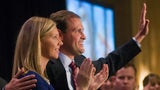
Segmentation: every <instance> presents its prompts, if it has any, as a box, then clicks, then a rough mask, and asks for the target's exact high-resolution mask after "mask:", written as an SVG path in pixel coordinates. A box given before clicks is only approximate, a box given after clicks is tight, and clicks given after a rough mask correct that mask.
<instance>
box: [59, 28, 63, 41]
mask: <svg viewBox="0 0 160 90" xmlns="http://www.w3.org/2000/svg"><path fill="white" fill-rule="evenodd" d="M58 32H59V36H60V38H61V40H63V32H62V31H61V30H60V29H58Z"/></svg>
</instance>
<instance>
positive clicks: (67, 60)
mask: <svg viewBox="0 0 160 90" xmlns="http://www.w3.org/2000/svg"><path fill="white" fill-rule="evenodd" d="M59 58H60V60H61V62H62V64H63V66H64V67H65V68H68V66H69V64H70V63H71V62H72V60H71V59H70V58H69V57H68V56H66V55H65V54H63V53H62V52H60V53H59Z"/></svg>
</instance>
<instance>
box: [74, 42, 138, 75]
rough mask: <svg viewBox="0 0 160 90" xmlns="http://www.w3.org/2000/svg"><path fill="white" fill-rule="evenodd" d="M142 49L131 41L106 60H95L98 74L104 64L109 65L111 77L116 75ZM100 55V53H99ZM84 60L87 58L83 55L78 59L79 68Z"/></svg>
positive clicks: (110, 54)
mask: <svg viewBox="0 0 160 90" xmlns="http://www.w3.org/2000/svg"><path fill="white" fill-rule="evenodd" d="M140 51H141V49H140V48H139V46H138V45H137V43H136V42H135V41H134V40H133V39H131V40H130V41H128V42H127V43H126V44H124V45H122V46H120V47H118V48H117V49H115V50H114V51H113V52H111V53H109V54H108V56H106V57H105V58H99V59H98V60H93V64H94V66H95V67H96V73H97V72H99V71H100V70H101V69H102V66H103V64H108V67H109V76H111V75H113V74H115V72H116V71H117V70H118V69H120V68H121V67H123V66H124V65H126V64H127V63H128V62H129V61H131V60H132V59H133V58H134V57H135V56H136V55H137V54H138V53H139V52H140ZM97 53H98V52H97ZM82 58H83V59H84V58H85V56H83V55H81V56H78V57H76V62H78V66H80V64H81V63H82V61H83V60H82Z"/></svg>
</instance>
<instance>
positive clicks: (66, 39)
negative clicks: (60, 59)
mask: <svg viewBox="0 0 160 90" xmlns="http://www.w3.org/2000/svg"><path fill="white" fill-rule="evenodd" d="M67 23H68V24H67V30H66V32H65V33H62V41H63V45H62V47H61V52H63V53H65V54H66V55H68V56H69V57H70V56H76V55H80V54H82V53H83V52H84V46H83V43H84V40H85V39H86V36H85V35H84V29H83V26H82V22H81V20H80V19H79V18H71V19H69V20H68V21H67Z"/></svg>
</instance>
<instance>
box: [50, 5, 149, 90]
mask: <svg viewBox="0 0 160 90" xmlns="http://www.w3.org/2000/svg"><path fill="white" fill-rule="evenodd" d="M141 14H142V15H141V19H140V25H139V31H138V33H137V34H136V35H135V36H134V37H133V38H132V39H131V40H130V41H129V42H127V43H126V44H124V45H122V46H121V47H119V48H117V49H116V50H115V51H113V52H111V53H110V54H109V55H108V56H106V57H105V58H99V59H98V60H96V61H93V64H94V66H95V67H96V70H97V72H99V71H100V70H101V68H102V65H103V64H108V67H109V76H111V75H113V74H114V73H115V72H116V71H117V70H118V69H120V68H121V67H122V66H124V65H125V64H127V63H128V62H129V61H130V60H131V59H132V58H133V57H135V56H136V55H137V54H138V53H139V52H140V51H141V49H140V47H139V44H140V42H141V41H142V40H143V39H144V37H145V36H146V35H147V34H148V31H149V29H148V24H149V20H147V19H146V18H145V16H146V4H144V6H143V9H142V13H141ZM50 18H51V19H52V20H53V21H55V22H56V23H57V28H58V29H59V32H60V36H61V38H62V41H63V45H62V46H61V48H60V54H59V59H58V60H51V61H49V63H48V65H47V74H48V77H49V79H50V82H51V84H52V85H53V86H54V87H55V89H56V90H73V84H72V83H73V81H72V79H71V70H70V67H69V64H70V63H71V62H72V61H74V62H75V63H76V65H77V66H80V64H81V63H82V61H83V60H84V59H85V58H86V57H85V56H83V55H81V54H82V53H83V52H84V47H83V41H84V40H85V39H86V36H85V34H84V30H83V25H82V22H81V20H80V17H79V16H78V15H77V14H75V13H73V12H70V11H66V10H61V11H58V12H55V13H52V14H51V16H50Z"/></svg>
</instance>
